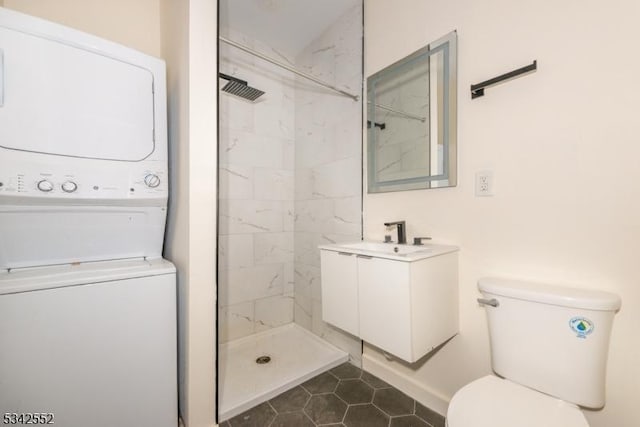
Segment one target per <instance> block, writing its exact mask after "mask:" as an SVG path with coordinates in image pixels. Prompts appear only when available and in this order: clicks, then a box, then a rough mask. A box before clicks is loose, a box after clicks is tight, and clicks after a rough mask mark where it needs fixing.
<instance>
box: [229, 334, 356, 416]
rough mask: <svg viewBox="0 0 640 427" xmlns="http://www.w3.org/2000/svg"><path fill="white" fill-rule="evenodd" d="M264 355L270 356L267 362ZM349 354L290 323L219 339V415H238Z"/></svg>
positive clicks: (346, 358)
mask: <svg viewBox="0 0 640 427" xmlns="http://www.w3.org/2000/svg"><path fill="white" fill-rule="evenodd" d="M264 356H267V357H268V358H270V360H269V361H267V362H266V363H265V361H266V358H265V357H264ZM348 359H349V355H348V354H347V353H346V352H344V351H342V350H339V349H337V348H336V347H334V346H332V345H331V344H329V343H327V342H326V341H324V340H322V339H321V338H319V337H317V336H315V335H314V334H312V333H311V332H309V331H307V330H306V329H304V328H302V327H300V326H298V325H296V324H293V323H290V324H288V325H284V326H280V327H278V328H274V329H270V330H268V331H264V332H261V333H258V334H255V335H251V336H248V337H244V338H241V339H238V340H235V341H231V342H228V343H225V344H222V345H221V346H220V348H219V354H218V362H219V365H218V367H219V368H218V369H219V370H218V375H219V383H218V389H219V390H218V391H219V400H218V405H219V418H220V420H221V421H224V420H227V419H229V418H231V417H234V416H236V415H238V414H241V413H242V412H244V411H246V410H247V409H249V408H252V407H254V406H256V405H258V404H260V403H262V402H265V401H267V400H269V399H271V398H272V397H275V396H277V395H278V394H280V393H282V392H284V391H286V390H288V389H290V388H292V387H295V386H297V385H299V384H302V383H303V382H305V381H307V380H308V379H311V378H313V377H314V376H316V375H318V374H320V373H322V372H324V371H326V370H328V369H331V368H333V367H335V366H338V365H340V364H341V363H344V362H346V361H347V360H348ZM257 361H259V362H263V363H257Z"/></svg>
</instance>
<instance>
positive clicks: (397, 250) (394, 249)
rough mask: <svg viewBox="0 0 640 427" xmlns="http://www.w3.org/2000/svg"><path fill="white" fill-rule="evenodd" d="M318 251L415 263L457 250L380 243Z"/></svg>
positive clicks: (360, 243)
mask: <svg viewBox="0 0 640 427" xmlns="http://www.w3.org/2000/svg"><path fill="white" fill-rule="evenodd" d="M319 248H320V249H325V250H329V251H335V252H342V253H350V254H355V255H362V256H366V257H374V258H385V259H395V260H398V261H407V262H411V261H417V260H420V259H424V258H429V257H432V256H437V255H442V254H446V253H449V252H455V251H457V250H458V247H457V246H449V245H439V244H433V243H428V244H424V245H419V246H418V245H406V244H405V245H399V244H397V243H382V242H367V241H361V242H351V243H336V244H333V245H320V246H319Z"/></svg>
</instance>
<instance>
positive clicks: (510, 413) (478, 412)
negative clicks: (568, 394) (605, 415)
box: [447, 375, 589, 427]
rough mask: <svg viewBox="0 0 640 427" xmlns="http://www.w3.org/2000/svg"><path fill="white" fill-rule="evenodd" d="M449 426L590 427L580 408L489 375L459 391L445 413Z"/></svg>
mask: <svg viewBox="0 0 640 427" xmlns="http://www.w3.org/2000/svg"><path fill="white" fill-rule="evenodd" d="M447 425H448V427H514V426H517V427H540V426H544V427H589V423H587V420H586V419H585V417H584V415H583V414H582V412H581V411H580V409H579V408H578V407H577V406H575V405H573V404H571V403H567V402H564V401H562V400H559V399H556V398H554V397H551V396H548V395H546V394H543V393H540V392H538V391H535V390H532V389H530V388H527V387H524V386H522V385H519V384H516V383H514V382H511V381H509V380H505V379H502V378H498V377H496V376H495V375H488V376H486V377H483V378H480V379H478V380H476V381H473V382H471V383H469V384H467V385H466V386H464V387H463V388H461V389H460V390H459V391H458V392H457V393H456V394H455V395H454V396H453V398H452V399H451V402H450V403H449V409H448V411H447Z"/></svg>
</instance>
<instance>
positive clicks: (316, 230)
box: [294, 5, 362, 365]
mask: <svg viewBox="0 0 640 427" xmlns="http://www.w3.org/2000/svg"><path fill="white" fill-rule="evenodd" d="M296 66H297V67H298V69H300V70H301V71H304V72H306V73H309V74H311V75H313V76H316V77H318V78H320V79H322V80H324V81H326V82H328V83H330V84H333V85H335V86H337V87H339V88H343V89H344V90H346V91H348V92H351V93H353V94H356V95H360V94H361V93H362V6H361V5H357V6H354V7H352V8H350V9H349V10H348V11H347V12H346V13H345V14H344V15H343V16H342V17H340V19H338V20H337V21H336V22H335V23H333V24H332V25H331V26H329V27H328V28H327V29H326V30H325V32H324V33H323V34H321V35H320V36H319V37H318V38H317V39H316V40H314V41H313V42H312V43H310V44H309V45H308V46H307V47H306V48H305V49H304V50H303V51H302V52H301V53H299V54H298V56H297V57H296ZM295 100H296V123H295V124H296V126H295V128H296V129H295V139H296V143H295V159H296V160H295V168H296V171H295V271H294V274H295V305H294V312H295V322H296V323H297V324H299V325H301V326H303V327H305V328H307V329H309V330H311V331H312V332H313V333H315V334H316V335H318V336H320V337H322V338H324V339H325V340H327V341H329V342H330V343H332V344H334V345H335V346H337V347H339V348H341V349H343V350H345V351H347V352H348V353H349V354H350V358H351V361H352V362H354V363H355V364H357V365H360V363H361V343H360V340H359V339H357V338H355V337H353V336H351V335H349V334H347V333H345V332H343V331H341V330H339V329H336V328H334V327H333V326H331V325H329V324H328V323H325V322H323V321H322V298H321V292H320V289H321V288H320V282H321V280H320V251H319V250H318V245H320V244H327V243H337V242H347V241H356V240H360V236H361V233H362V214H361V212H362V205H361V196H362V181H361V158H362V145H361V144H362V127H361V119H362V102H359V101H354V100H353V99H351V98H348V97H345V96H342V95H339V94H336V93H334V92H331V91H329V90H327V89H324V88H322V87H320V86H317V85H316V84H314V83H311V82H309V81H308V80H305V79H302V78H300V77H298V78H297V79H296V97H295Z"/></svg>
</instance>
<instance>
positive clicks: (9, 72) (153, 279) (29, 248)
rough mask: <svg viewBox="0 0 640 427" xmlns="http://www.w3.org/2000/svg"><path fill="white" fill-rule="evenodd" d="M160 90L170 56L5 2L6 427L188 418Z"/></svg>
mask: <svg viewBox="0 0 640 427" xmlns="http://www.w3.org/2000/svg"><path fill="white" fill-rule="evenodd" d="M165 90H166V89H165V64H164V62H163V61H162V60H160V59H157V58H153V57H150V56H148V55H144V54H142V53H140V52H137V51H134V50H132V49H128V48H125V47H123V46H120V45H117V44H115V43H111V42H109V41H106V40H102V39H100V38H97V37H94V36H91V35H88V34H84V33H82V32H79V31H76V30H72V29H69V28H66V27H63V26H60V25H57V24H53V23H50V22H47V21H44V20H41V19H37V18H33V17H30V16H27V15H23V14H20V13H17V12H14V11H10V10H8V9H4V8H0V420H1V421H0V423H2V422H4V421H5V419H4V414H5V413H9V414H10V415H9V418H8V421H9V422H11V421H12V420H13V419H16V421H17V423H18V424H20V423H22V424H24V423H27V422H26V421H28V417H29V415H28V414H33V413H37V414H46V415H45V418H44V420H45V421H47V418H46V417H53V421H54V422H55V425H61V426H64V427H101V426H104V427H113V426H118V427H124V426H131V427H133V426H135V427H169V426H172V427H175V426H176V425H177V419H178V415H177V373H176V363H177V362H176V340H177V339H176V289H175V286H176V283H175V269H174V267H173V266H172V265H171V263H169V262H168V261H165V260H163V259H162V258H161V256H162V246H163V238H164V228H165V221H166V209H167V198H168V177H167V175H168V171H167V134H166V94H165ZM14 414H15V415H14ZM25 414H26V415H25ZM20 416H22V418H19V417H20ZM12 417H14V418H12ZM25 417H27V418H25ZM38 420H39V421H41V420H43V418H39V419H38Z"/></svg>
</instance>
